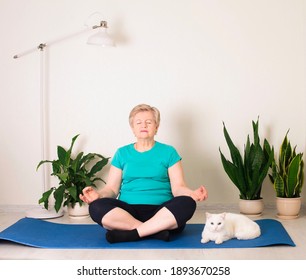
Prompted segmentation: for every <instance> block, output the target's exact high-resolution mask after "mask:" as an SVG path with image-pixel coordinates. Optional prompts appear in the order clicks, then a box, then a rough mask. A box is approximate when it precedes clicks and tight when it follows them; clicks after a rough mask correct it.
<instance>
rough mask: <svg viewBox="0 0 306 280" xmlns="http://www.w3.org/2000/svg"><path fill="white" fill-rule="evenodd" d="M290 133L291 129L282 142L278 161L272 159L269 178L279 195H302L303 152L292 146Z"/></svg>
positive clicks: (288, 196)
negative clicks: (297, 151)
mask: <svg viewBox="0 0 306 280" xmlns="http://www.w3.org/2000/svg"><path fill="white" fill-rule="evenodd" d="M288 133H289V130H288V131H287V133H286V135H285V138H284V140H283V142H282V144H281V147H280V151H279V157H278V162H277V161H276V160H275V159H274V160H273V161H272V164H271V174H269V178H270V180H271V182H272V183H273V186H274V189H275V192H276V196H277V197H287V198H290V197H300V196H301V192H302V187H303V182H304V161H303V154H302V153H298V154H297V153H296V146H295V147H294V148H292V147H291V144H290V141H289V140H288V137H287V135H288Z"/></svg>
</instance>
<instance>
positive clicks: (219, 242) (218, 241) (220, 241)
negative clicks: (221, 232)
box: [215, 239, 223, 244]
mask: <svg viewBox="0 0 306 280" xmlns="http://www.w3.org/2000/svg"><path fill="white" fill-rule="evenodd" d="M215 243H216V244H221V243H223V240H220V239H217V240H216V241H215Z"/></svg>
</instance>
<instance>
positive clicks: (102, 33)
mask: <svg viewBox="0 0 306 280" xmlns="http://www.w3.org/2000/svg"><path fill="white" fill-rule="evenodd" d="M95 29H98V32H97V33H95V34H93V35H91V36H90V37H89V38H88V40H87V44H90V45H99V46H103V47H112V46H114V41H113V40H112V38H111V37H110V36H109V35H108V33H107V22H106V21H100V24H98V25H94V26H92V27H88V28H86V29H84V30H82V31H79V32H76V33H73V34H70V35H68V36H65V37H61V38H59V39H56V40H53V41H50V42H46V43H41V44H39V45H38V46H37V47H35V48H32V49H29V50H27V51H25V52H22V53H20V54H17V55H14V57H13V58H14V59H17V58H20V57H22V56H25V55H28V54H30V53H33V52H35V51H37V50H38V51H39V52H40V140H41V141H40V142H41V159H45V155H46V110H45V108H46V100H45V99H46V96H45V95H46V92H45V68H46V66H45V49H46V48H47V47H50V46H51V45H53V44H57V43H60V42H62V41H64V40H67V39H70V38H72V37H75V36H78V35H81V34H82V33H85V32H88V31H90V30H95ZM41 167H42V170H41V172H42V174H41V175H42V178H41V180H42V192H45V191H46V190H47V189H48V187H47V177H46V169H45V167H44V166H41ZM63 214H64V211H63V210H60V211H59V212H56V211H55V210H54V207H52V206H51V205H49V210H47V209H45V208H43V207H40V206H39V207H37V208H33V209H30V210H28V211H26V217H29V218H38V219H51V218H58V217H61V216H63Z"/></svg>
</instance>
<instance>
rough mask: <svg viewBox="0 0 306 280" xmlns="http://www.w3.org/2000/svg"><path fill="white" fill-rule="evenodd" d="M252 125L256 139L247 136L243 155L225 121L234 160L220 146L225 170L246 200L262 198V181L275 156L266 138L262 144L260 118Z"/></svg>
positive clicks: (227, 138) (226, 136) (241, 196)
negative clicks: (251, 139) (227, 157)
mask: <svg viewBox="0 0 306 280" xmlns="http://www.w3.org/2000/svg"><path fill="white" fill-rule="evenodd" d="M252 125H253V134H254V141H253V143H251V142H250V137H249V135H248V136H247V141H246V144H245V146H244V153H243V157H242V155H241V153H240V151H239V149H238V148H237V147H236V146H235V145H234V143H233V141H232V139H231V137H230V136H229V133H228V131H227V129H226V127H225V124H224V123H223V133H224V137H225V140H226V142H227V145H228V148H229V151H230V155H231V160H232V161H230V160H227V159H226V158H225V156H224V155H223V153H222V152H221V149H220V148H219V152H220V155H221V160H222V164H223V168H224V170H225V172H226V173H227V175H228V176H229V178H230V180H231V181H232V182H233V183H234V184H235V186H236V187H237V188H238V189H239V192H240V198H241V199H246V200H254V199H260V198H261V189H262V183H263V181H264V179H265V177H266V176H267V174H268V171H269V167H270V165H271V163H272V160H273V156H274V152H273V148H272V149H271V147H270V145H269V143H268V141H267V140H266V139H264V144H263V147H262V146H261V144H260V138H259V135H258V126H259V118H258V119H257V122H254V121H252Z"/></svg>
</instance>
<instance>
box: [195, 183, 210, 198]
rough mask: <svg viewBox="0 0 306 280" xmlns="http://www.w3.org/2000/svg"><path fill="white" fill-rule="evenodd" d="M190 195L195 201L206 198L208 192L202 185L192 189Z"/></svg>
mask: <svg viewBox="0 0 306 280" xmlns="http://www.w3.org/2000/svg"><path fill="white" fill-rule="evenodd" d="M191 197H192V198H193V199H194V200H195V201H203V200H205V199H207V198H208V192H207V190H206V188H205V187H204V186H203V185H202V186H200V187H199V188H197V189H196V190H195V191H193V193H192V195H191Z"/></svg>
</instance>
